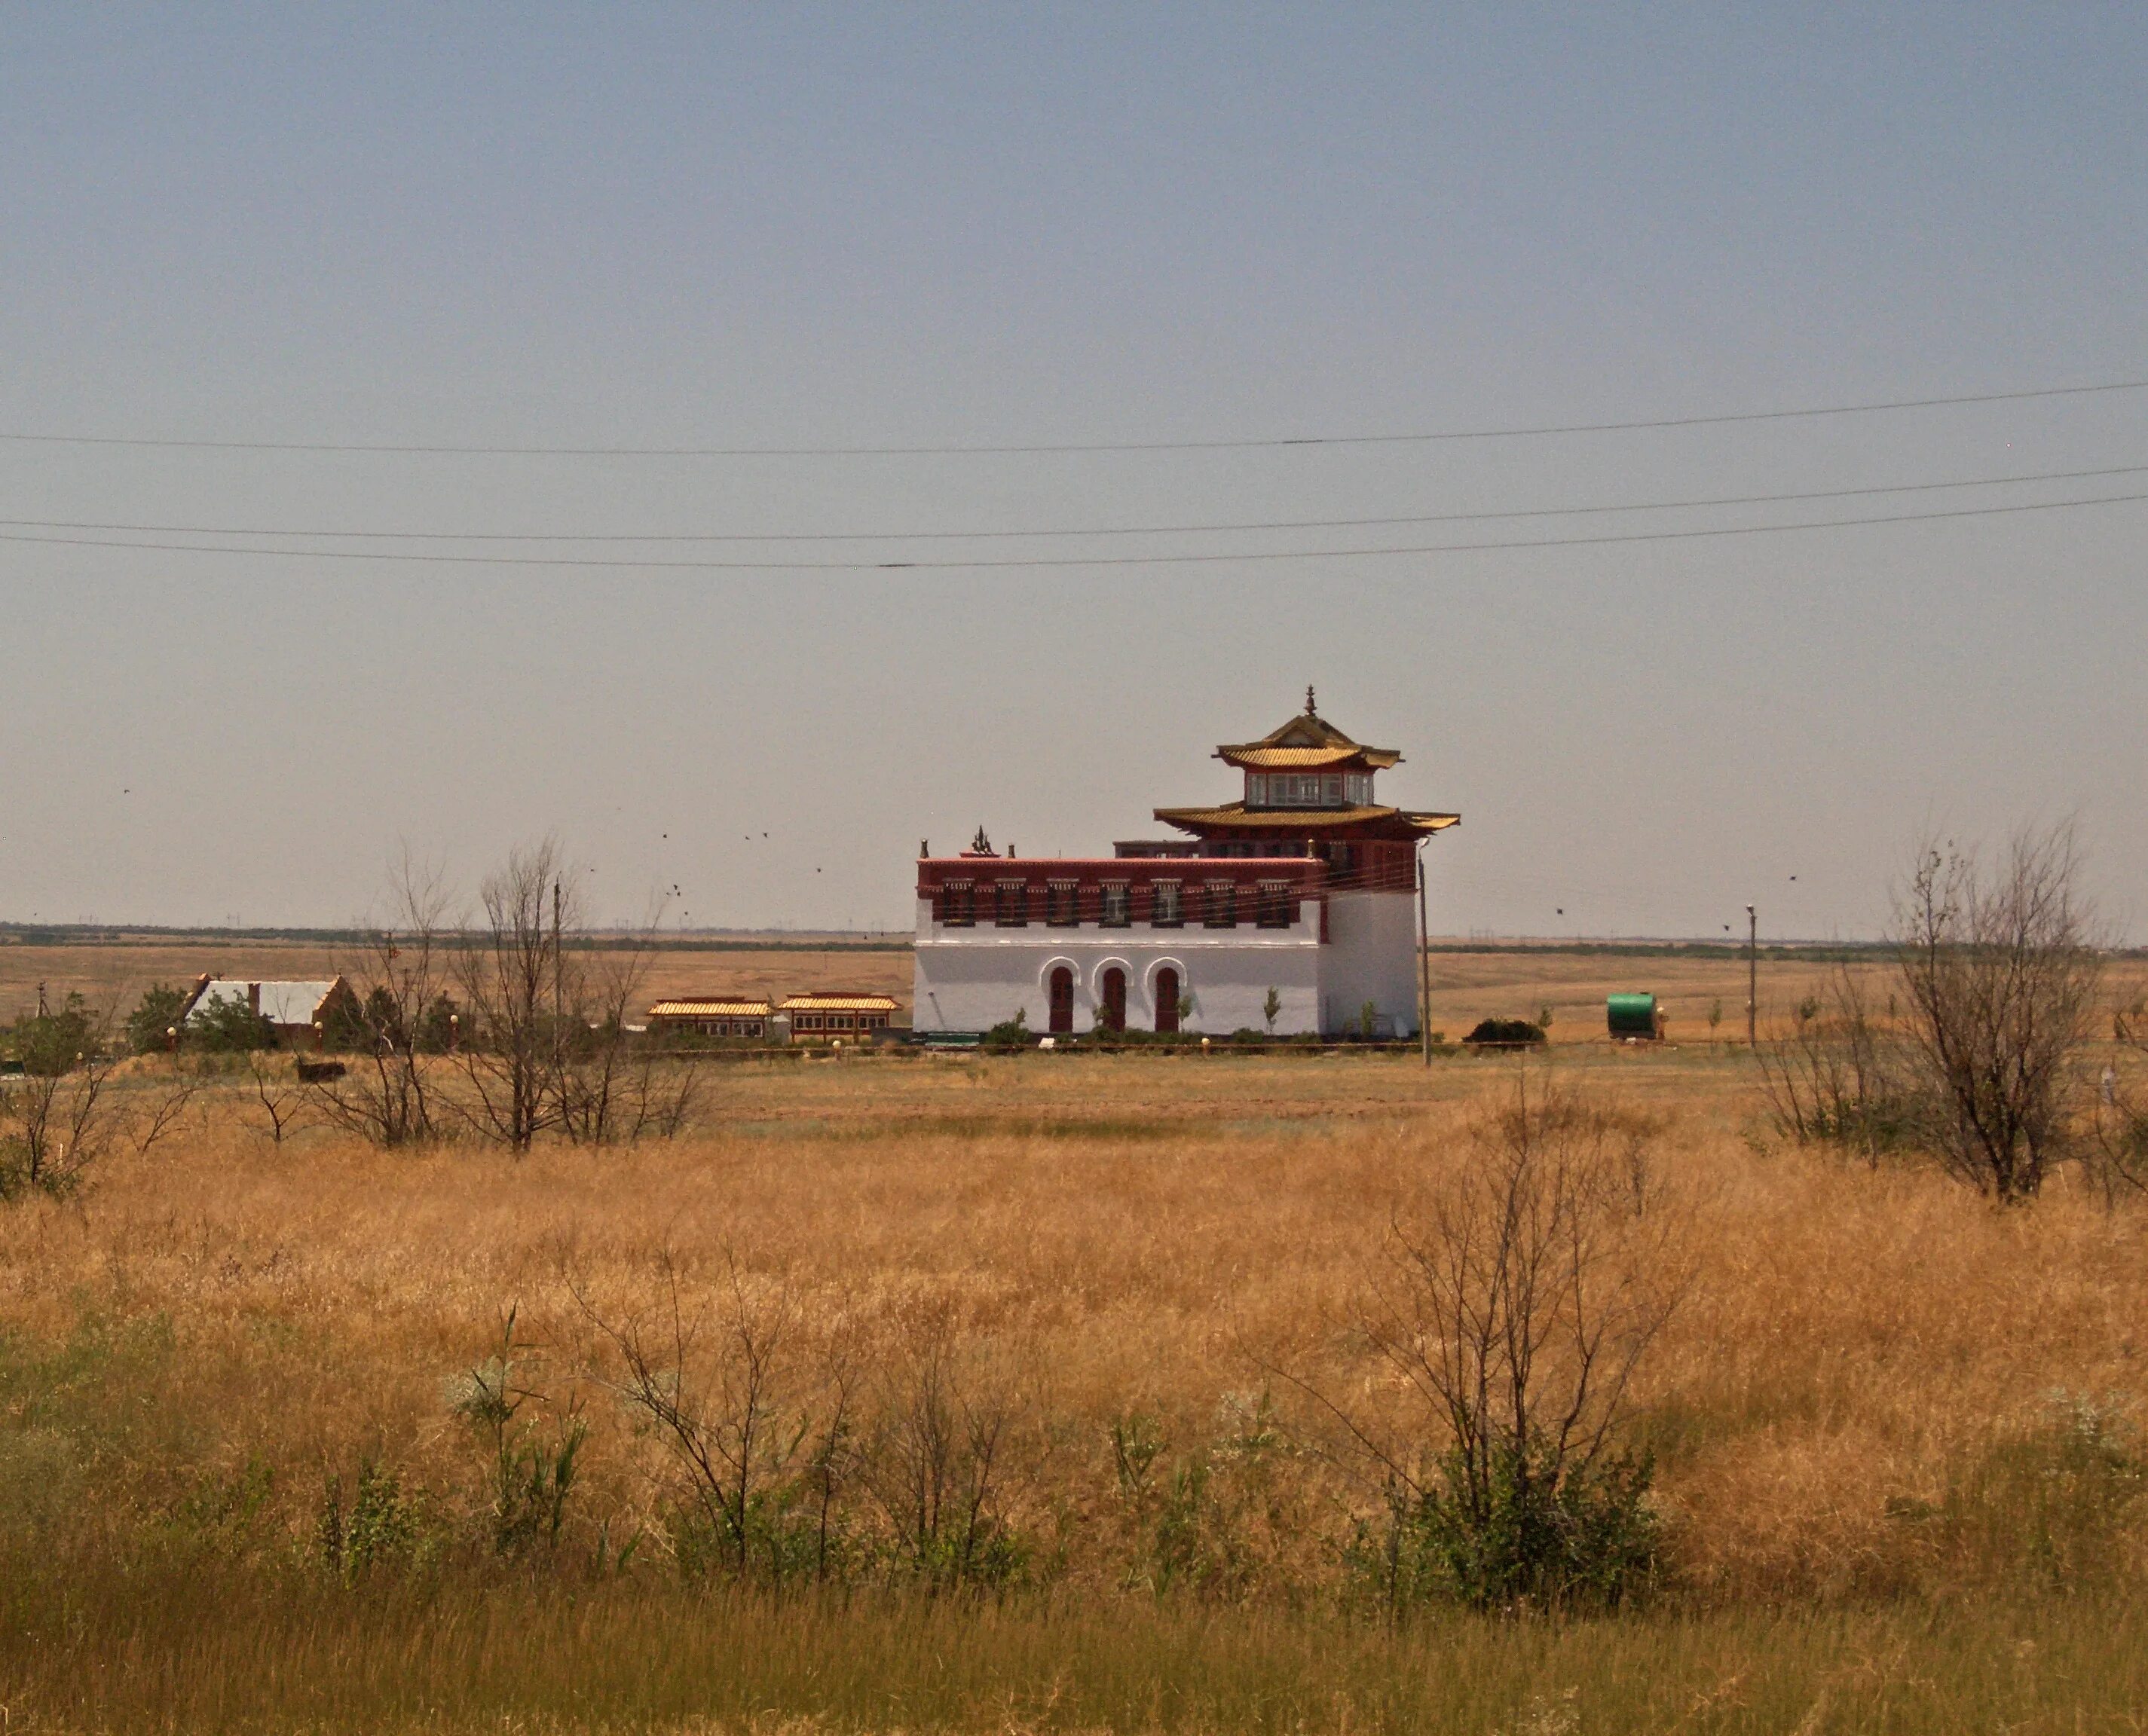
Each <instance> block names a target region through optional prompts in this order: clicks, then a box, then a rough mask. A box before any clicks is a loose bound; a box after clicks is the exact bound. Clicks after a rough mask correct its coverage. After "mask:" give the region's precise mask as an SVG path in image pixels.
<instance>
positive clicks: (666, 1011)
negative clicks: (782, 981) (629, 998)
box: [649, 999, 769, 1019]
mask: <svg viewBox="0 0 2148 1736" xmlns="http://www.w3.org/2000/svg"><path fill="white" fill-rule="evenodd" d="M768 1013H769V1006H768V1003H767V1002H766V1001H736V1000H730V999H722V1000H706V1001H658V1002H657V1003H656V1004H655V1006H652V1007H650V1009H649V1016H650V1018H652V1019H765V1018H766V1017H767V1016H768Z"/></svg>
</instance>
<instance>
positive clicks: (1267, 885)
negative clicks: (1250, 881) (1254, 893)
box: [1255, 880, 1290, 928]
mask: <svg viewBox="0 0 2148 1736" xmlns="http://www.w3.org/2000/svg"><path fill="white" fill-rule="evenodd" d="M1255 922H1256V926H1258V927H1261V928H1288V927H1289V926H1290V886H1289V883H1288V882H1287V881H1279V880H1264V881H1262V882H1261V894H1260V909H1259V914H1258V915H1257V917H1256V918H1255Z"/></svg>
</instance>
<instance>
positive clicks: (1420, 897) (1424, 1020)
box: [1417, 844, 1432, 1067]
mask: <svg viewBox="0 0 2148 1736" xmlns="http://www.w3.org/2000/svg"><path fill="white" fill-rule="evenodd" d="M1417 981H1418V991H1417V994H1418V1007H1417V1033H1418V1036H1419V1037H1420V1038H1421V1039H1422V1040H1423V1043H1424V1064H1425V1065H1426V1066H1428V1067H1429V1066H1431V1065H1432V921H1431V918H1430V917H1428V916H1426V914H1425V901H1424V845H1422V844H1419V845H1418V847H1417Z"/></svg>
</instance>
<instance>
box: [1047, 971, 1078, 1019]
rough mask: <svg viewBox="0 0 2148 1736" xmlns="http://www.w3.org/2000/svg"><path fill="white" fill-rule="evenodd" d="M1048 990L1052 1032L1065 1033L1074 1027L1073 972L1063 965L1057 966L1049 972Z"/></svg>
mask: <svg viewBox="0 0 2148 1736" xmlns="http://www.w3.org/2000/svg"><path fill="white" fill-rule="evenodd" d="M1049 992H1050V994H1051V1031H1052V1034H1053V1035H1054V1036H1064V1035H1066V1034H1068V1033H1070V1032H1071V1031H1072V1030H1073V1029H1074V973H1073V972H1072V971H1070V970H1068V969H1067V968H1066V966H1064V965H1061V966H1058V968H1057V969H1056V970H1054V971H1052V973H1051V981H1050V985H1049Z"/></svg>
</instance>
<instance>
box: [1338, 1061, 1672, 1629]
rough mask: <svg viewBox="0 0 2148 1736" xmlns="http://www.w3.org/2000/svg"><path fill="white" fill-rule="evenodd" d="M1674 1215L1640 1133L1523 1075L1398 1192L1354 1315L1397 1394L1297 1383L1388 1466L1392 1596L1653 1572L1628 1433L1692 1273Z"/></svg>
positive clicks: (1513, 1603) (1383, 1538)
mask: <svg viewBox="0 0 2148 1736" xmlns="http://www.w3.org/2000/svg"><path fill="white" fill-rule="evenodd" d="M1678 1222H1679V1214H1678V1213H1677V1212H1673V1211H1671V1210H1669V1209H1667V1202H1666V1200H1665V1197H1664V1192H1663V1189H1662V1187H1661V1184H1660V1183H1659V1182H1658V1181H1657V1180H1656V1177H1655V1173H1654V1166H1653V1165H1652V1164H1650V1163H1649V1162H1648V1161H1647V1157H1646V1153H1645V1151H1644V1142H1643V1140H1642V1137H1641V1136H1640V1135H1639V1134H1638V1133H1636V1132H1635V1131H1633V1130H1632V1129H1630V1128H1628V1127H1624V1126H1621V1125H1620V1124H1619V1121H1618V1120H1617V1119H1616V1118H1615V1117H1614V1116H1611V1115H1609V1114H1608V1113H1606V1112H1605V1111H1603V1110H1601V1109H1599V1108H1597V1107H1594V1106H1591V1105H1589V1104H1588V1103H1586V1102H1584V1101H1582V1100H1580V1099H1579V1098H1578V1097H1575V1096H1572V1095H1569V1094H1568V1093H1567V1092H1565V1091H1562V1090H1560V1089H1558V1088H1557V1087H1549V1086H1548V1087H1543V1088H1540V1089H1538V1090H1536V1091H1531V1089H1530V1088H1529V1086H1528V1081H1527V1080H1526V1079H1523V1081H1520V1082H1518V1084H1517V1086H1516V1089H1515V1093H1514V1097H1513V1101H1512V1102H1511V1103H1510V1104H1508V1106H1506V1107H1505V1108H1504V1109H1503V1110H1502V1111H1499V1112H1498V1113H1497V1114H1495V1115H1493V1116H1491V1117H1489V1118H1488V1120H1487V1121H1484V1122H1483V1123H1482V1124H1481V1125H1480V1126H1478V1129H1477V1131H1476V1134H1475V1136H1474V1138H1473V1141H1472V1143H1471V1146H1470V1149H1469V1151H1468V1156H1467V1158H1466V1159H1465V1160H1464V1161H1463V1162H1461V1163H1460V1164H1458V1166H1456V1167H1454V1168H1453V1169H1452V1170H1450V1171H1449V1172H1448V1173H1447V1174H1446V1175H1445V1176H1444V1177H1443V1178H1442V1179H1441V1181H1440V1182H1438V1185H1437V1186H1436V1187H1434V1188H1433V1191H1432V1192H1431V1193H1430V1196H1429V1197H1428V1199H1427V1200H1426V1202H1425V1203H1424V1204H1423V1207H1422V1208H1421V1209H1418V1210H1414V1211H1409V1212H1398V1213H1397V1215H1396V1217H1395V1218H1394V1220H1393V1223H1392V1226H1391V1228H1390V1232H1389V1235H1388V1245H1387V1248H1386V1250H1385V1260H1384V1262H1383V1267H1382V1269H1381V1270H1380V1271H1379V1272H1378V1275H1377V1276H1376V1277H1374V1278H1373V1281H1372V1282H1371V1285H1370V1287H1369V1293H1368V1295H1367V1297H1365V1300H1364V1302H1363V1306H1362V1307H1361V1308H1360V1310H1359V1311H1358V1317H1357V1320H1356V1322H1355V1324H1356V1330H1357V1334H1358V1337H1360V1338H1361V1340H1362V1342H1363V1343H1364V1345H1365V1346H1366V1347H1368V1349H1369V1350H1370V1352H1372V1355H1373V1358H1374V1360H1375V1362H1376V1363H1377V1364H1378V1366H1379V1367H1380V1368H1381V1369H1382V1370H1383V1378H1382V1379H1381V1380H1379V1381H1378V1382H1376V1383H1375V1385H1376V1387H1377V1388H1378V1389H1381V1390H1383V1391H1384V1392H1386V1394H1387V1395H1388V1399H1389V1401H1390V1402H1388V1403H1387V1404H1385V1405H1383V1406H1381V1407H1378V1408H1373V1407H1368V1406H1367V1405H1365V1404H1362V1403H1358V1402H1342V1401H1337V1400H1335V1399H1332V1398H1331V1397H1327V1395H1326V1394H1325V1392H1322V1391H1321V1390H1320V1389H1319V1388H1318V1387H1317V1386H1316V1385H1315V1384H1314V1383H1312V1382H1299V1384H1300V1385H1301V1387H1303V1388H1304V1389H1305V1390H1307V1391H1308V1392H1312V1393H1313V1395H1314V1397H1316V1398H1317V1399H1318V1400H1319V1402H1321V1404H1322V1406H1323V1407H1324V1408H1325V1409H1326V1410H1327V1412H1328V1413H1329V1414H1330V1415H1331V1416H1332V1417H1333V1418H1334V1419H1335V1420H1336V1421H1337V1422H1339V1423H1340V1424H1341V1425H1342V1427H1343V1431H1344V1433H1345V1435H1346V1436H1347V1438H1348V1444H1349V1445H1350V1447H1352V1448H1354V1450H1355V1453H1356V1455H1357V1456H1358V1458H1359V1460H1360V1461H1361V1463H1365V1464H1367V1465H1368V1466H1369V1468H1371V1470H1372V1471H1373V1473H1374V1475H1375V1476H1376V1478H1378V1482H1379V1483H1380V1485H1381V1487H1382V1489H1383V1495H1384V1498H1385V1507H1386V1513H1385V1515H1384V1522H1383V1525H1382V1526H1380V1527H1378V1528H1368V1530H1367V1531H1366V1532H1365V1533H1363V1535H1361V1537H1360V1538H1359V1540H1358V1546H1357V1550H1356V1554H1357V1557H1358V1563H1359V1565H1360V1567H1361V1568H1362V1569H1363V1571H1364V1572H1365V1573H1366V1574H1367V1575H1368V1578H1371V1579H1372V1580H1373V1583H1375V1584H1376V1585H1377V1586H1378V1590H1379V1593H1380V1594H1381V1596H1382V1597H1383V1600H1384V1601H1386V1602H1387V1603H1388V1604H1389V1605H1390V1606H1391V1607H1400V1606H1403V1605H1404V1604H1407V1603H1411V1602H1413V1601H1416V1600H1417V1599H1419V1598H1423V1597H1426V1596H1433V1595H1443V1596H1448V1597H1452V1598H1457V1599H1458V1600H1460V1601H1462V1602H1463V1603H1468V1604H1471V1605H1473V1606H1476V1607H1478V1608H1514V1607H1518V1606H1522V1605H1528V1604H1536V1605H1541V1604H1565V1603H1617V1602H1618V1601H1619V1600H1620V1599H1621V1598H1624V1597H1625V1596H1627V1595H1628V1594H1629V1593H1632V1592H1633V1591H1634V1590H1635V1589H1636V1588H1639V1586H1640V1585H1641V1584H1643V1583H1644V1582H1645V1581H1646V1579H1647V1578H1648V1576H1649V1573H1651V1571H1652V1569H1653V1567H1654V1559H1655V1554H1656V1549H1657V1527H1656V1523H1655V1520H1654V1515H1653V1513H1652V1511H1651V1509H1650V1508H1649V1504H1648V1493H1649V1485H1650V1482H1651V1478H1652V1474H1653V1473H1652V1467H1651V1466H1650V1464H1649V1461H1648V1460H1647V1459H1646V1458H1641V1457H1636V1456H1635V1455H1634V1454H1633V1453H1630V1452H1629V1451H1628V1450H1626V1449H1625V1448H1624V1447H1622V1446H1621V1444H1620V1440H1619V1432H1620V1426H1621V1424H1622V1423H1623V1422H1624V1420H1625V1418H1626V1414H1627V1408H1628V1407H1627V1394H1628V1391H1629V1387H1630V1385H1631V1382H1632V1381H1633V1377H1634V1371H1635V1369H1636V1368H1637V1367H1638V1366H1639V1363H1640V1362H1641V1359H1642V1357H1643V1356H1644V1353H1645V1352H1646V1351H1647V1349H1648V1347H1649V1343H1650V1342H1651V1341H1652V1340H1653V1339H1654V1337H1655V1335H1656V1333H1657V1332H1658V1330H1659V1328H1660V1327H1662V1325H1663V1323H1664V1320H1665V1319H1666V1318H1667V1317H1669V1313H1670V1312H1671V1310H1672V1308H1673V1307H1674V1303H1675V1302H1676V1300H1677V1297H1678V1294H1679V1288H1680V1283H1681V1277H1680V1273H1681V1268H1680V1266H1679V1262H1678V1259H1677V1257H1675V1255H1674V1246H1675V1226H1676V1225H1677V1223H1678Z"/></svg>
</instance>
